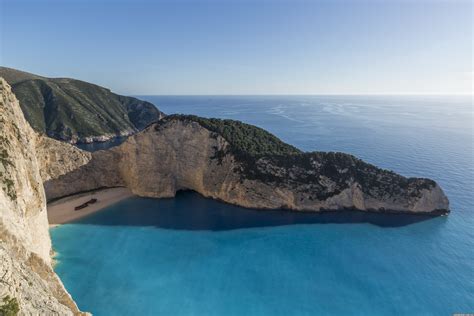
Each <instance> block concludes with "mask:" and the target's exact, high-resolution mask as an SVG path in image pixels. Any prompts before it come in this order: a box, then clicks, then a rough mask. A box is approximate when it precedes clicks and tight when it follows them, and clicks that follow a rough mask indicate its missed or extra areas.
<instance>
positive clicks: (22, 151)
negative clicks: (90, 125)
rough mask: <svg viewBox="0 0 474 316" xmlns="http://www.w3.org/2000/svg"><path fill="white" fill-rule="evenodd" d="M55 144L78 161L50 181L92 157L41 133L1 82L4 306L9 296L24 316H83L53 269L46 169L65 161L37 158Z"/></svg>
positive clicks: (0, 282) (0, 278)
mask: <svg viewBox="0 0 474 316" xmlns="http://www.w3.org/2000/svg"><path fill="white" fill-rule="evenodd" d="M50 142H54V145H55V146H56V152H63V153H65V152H67V153H68V155H70V154H71V152H72V153H73V154H72V156H74V153H76V154H77V156H75V157H76V158H77V160H76V162H70V161H69V162H68V163H66V164H65V166H64V167H59V168H51V169H49V170H50V171H48V172H45V173H44V178H45V179H48V178H49V177H51V176H55V177H57V176H59V175H60V174H62V173H64V172H68V171H71V170H72V169H74V168H75V167H74V166H73V165H74V163H76V166H79V165H81V164H83V163H86V162H87V155H85V156H84V154H83V153H82V152H77V151H75V149H74V148H72V146H71V145H68V144H64V143H60V142H57V141H54V140H48V139H44V138H43V137H42V136H40V135H37V134H36V133H35V132H34V131H33V130H32V129H31V127H30V126H29V124H28V123H27V122H26V120H25V118H24V116H23V113H22V111H21V109H20V106H19V104H18V101H17V100H16V98H15V96H14V95H13V94H12V93H11V90H10V87H9V85H8V84H7V83H6V82H5V81H4V80H3V79H2V78H0V305H2V299H3V298H6V297H9V298H10V300H11V303H12V304H11V305H12V308H15V307H17V308H18V309H19V313H20V314H22V315H73V314H81V313H80V312H79V310H78V308H77V306H76V304H75V303H74V301H73V300H72V298H71V296H70V295H69V294H68V293H67V291H66V290H65V289H64V287H63V285H62V283H61V281H60V279H59V278H58V277H57V275H56V274H55V273H54V271H53V269H52V262H51V252H52V250H51V239H50V236H49V230H48V220H47V216H46V197H45V193H44V189H43V179H42V177H41V172H40V169H41V168H45V167H47V165H49V164H50V162H51V161H54V159H59V157H53V156H51V155H50V154H47V153H46V152H43V154H42V158H40V159H38V157H37V155H36V150H37V148H42V146H43V145H44V144H45V143H50ZM64 146H66V148H63V147H64ZM48 147H49V146H48ZM53 147H54V146H53ZM61 148H62V149H61ZM40 151H41V150H40ZM53 152H54V151H53ZM66 157H67V156H65V157H63V159H64V160H66ZM62 168H64V169H63V170H62V171H61V169H62Z"/></svg>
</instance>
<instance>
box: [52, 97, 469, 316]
mask: <svg viewBox="0 0 474 316" xmlns="http://www.w3.org/2000/svg"><path fill="white" fill-rule="evenodd" d="M142 98H143V99H146V100H149V101H151V102H153V103H155V104H156V105H157V106H158V107H159V108H160V109H161V110H162V111H164V112H165V113H168V114H170V113H187V114H189V113H191V114H197V115H201V116H207V117H219V118H230V119H238V120H242V121H245V122H247V123H251V124H255V125H258V126H260V127H263V128H265V129H267V130H269V131H270V132H272V133H274V134H275V135H277V136H279V137H280V138H281V139H283V140H284V141H286V142H288V143H291V144H293V145H295V146H297V147H299V148H301V149H304V150H311V151H313V150H318V151H343V152H347V153H351V154H354V155H356V156H358V157H360V158H363V159H364V160H366V161H368V162H370V163H374V164H376V165H378V166H381V167H384V168H387V169H392V170H394V171H396V172H399V173H401V174H403V175H406V176H421V177H429V178H432V179H434V180H436V181H437V182H438V183H439V184H440V185H441V186H442V188H443V189H444V190H445V192H446V194H447V195H448V197H449V199H450V202H451V210H452V212H451V214H450V215H449V216H447V217H437V218H425V217H417V216H407V215H376V214H375V215H374V214H361V213H341V214H324V215H318V214H295V213H289V212H278V211H256V210H249V209H243V208H239V207H236V206H230V205H227V204H223V203H220V202H217V201H213V200H209V199H204V198H202V197H200V196H199V195H198V194H196V193H193V192H182V193H179V194H178V195H177V197H176V198H175V199H164V200H155V199H145V198H131V199H128V200H124V201H122V202H119V203H117V204H115V205H113V206H111V207H109V208H107V209H106V210H104V211H102V212H99V213H96V214H93V215H91V216H89V217H86V218H83V219H82V220H80V221H78V222H75V223H72V224H66V225H62V226H60V227H57V228H54V229H52V230H51V235H52V239H53V245H54V248H55V250H56V251H57V252H58V256H57V258H56V259H57V260H58V264H57V265H56V267H55V270H56V271H57V273H58V274H59V275H60V277H61V279H62V280H63V282H64V284H65V286H66V288H67V289H68V290H69V291H70V293H71V294H72V295H73V297H74V299H75V300H76V302H77V303H78V305H79V307H80V308H81V309H82V310H86V311H91V312H93V313H94V314H95V315H219V316H221V315H225V316H227V315H238V316H243V315H451V314H452V313H474V141H473V128H474V126H473V124H474V123H473V122H474V121H473V104H472V99H471V97H453V96H449V97H448V96H411V97H399V96H397V97H395V96H288V97H285V96H270V97H263V96H257V97H256V96H249V97H241V96H239V97H237V96H232V97H231V96H229V97H226V96H215V97H209V96H198V97H192V96H189V97H176V96H145V97H142Z"/></svg>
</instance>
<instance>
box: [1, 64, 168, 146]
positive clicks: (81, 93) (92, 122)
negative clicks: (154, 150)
mask: <svg viewBox="0 0 474 316" xmlns="http://www.w3.org/2000/svg"><path fill="white" fill-rule="evenodd" d="M0 76H1V77H4V78H5V79H6V80H7V82H9V83H10V85H11V86H12V89H13V92H14V93H15V94H16V96H17V98H18V100H19V101H20V105H21V107H22V110H23V112H24V114H25V117H26V119H27V120H28V121H29V122H30V124H31V125H32V126H33V128H34V129H35V130H37V131H40V132H43V133H47V134H48V135H50V136H52V137H54V138H58V139H66V140H69V139H70V138H71V137H72V136H78V137H79V138H82V137H90V136H101V135H104V134H118V133H120V132H124V131H137V130H141V129H143V128H144V127H145V126H147V125H148V124H150V123H151V122H153V121H156V120H158V119H159V118H160V116H161V115H162V113H161V112H160V111H158V110H157V109H156V107H155V106H154V105H153V104H151V103H149V102H145V101H141V100H138V99H136V98H132V97H125V96H120V95H117V94H115V93H112V92H111V91H110V90H108V89H106V88H103V87H100V86H97V85H94V84H90V83H87V82H84V81H79V80H74V79H66V78H54V79H51V78H45V77H41V76H37V75H33V74H29V73H26V72H22V71H18V70H14V69H9V68H5V67H0Z"/></svg>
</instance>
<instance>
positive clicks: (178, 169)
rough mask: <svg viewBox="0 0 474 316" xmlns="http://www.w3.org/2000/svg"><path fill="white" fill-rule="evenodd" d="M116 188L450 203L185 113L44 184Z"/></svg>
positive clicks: (377, 172)
mask: <svg viewBox="0 0 474 316" xmlns="http://www.w3.org/2000/svg"><path fill="white" fill-rule="evenodd" d="M117 186H125V187H127V188H129V189H130V190H131V191H132V192H133V193H134V194H137V195H139V196H146V197H156V198H162V197H173V196H174V195H175V194H176V192H177V191H179V190H194V191H196V192H198V193H200V194H202V195H203V196H205V197H210V198H214V199H218V200H222V201H225V202H227V203H231V204H236V205H240V206H243V207H250V208H261V209H277V208H284V209H289V210H297V211H316V212H317V211H335V210H342V209H354V210H361V211H372V212H394V213H397V212H403V213H416V214H433V215H438V214H444V213H447V212H448V211H449V202H448V199H447V198H446V196H445V195H444V193H443V191H442V190H441V188H440V187H439V186H438V185H437V184H436V182H434V181H433V180H429V179H423V178H406V177H403V176H401V175H398V174H396V173H394V172H392V171H388V170H384V169H380V168H377V167H375V166H373V165H371V164H368V163H366V162H364V161H362V160H360V159H357V158H356V157H354V156H352V155H348V154H344V153H326V152H302V151H300V150H299V149H297V148H295V147H293V146H291V145H288V144H285V143H284V142H282V141H281V140H279V139H278V138H276V137H275V136H273V135H272V134H270V133H268V132H266V131H264V130H263V129H260V128H257V127H255V126H251V125H248V124H244V123H241V122H238V121H232V120H219V119H205V118H200V117H196V116H183V115H172V116H167V117H165V118H163V119H162V120H160V121H159V122H157V123H153V124H151V125H150V126H148V127H147V128H146V129H145V130H143V131H142V132H140V133H138V134H136V135H133V136H131V137H130V138H129V139H128V140H127V141H125V142H124V143H123V144H122V145H120V146H118V147H114V148H112V149H109V150H105V151H98V152H94V153H92V154H91V155H90V160H89V161H88V162H87V163H86V164H84V165H83V166H81V167H79V168H78V169H76V170H74V171H72V172H69V173H66V174H64V175H61V176H59V177H57V178H55V179H51V180H49V181H46V182H45V189H46V194H47V196H48V198H49V199H54V198H58V197H61V196H65V195H70V194H74V193H77V192H81V191H88V190H94V189H98V188H104V187H117Z"/></svg>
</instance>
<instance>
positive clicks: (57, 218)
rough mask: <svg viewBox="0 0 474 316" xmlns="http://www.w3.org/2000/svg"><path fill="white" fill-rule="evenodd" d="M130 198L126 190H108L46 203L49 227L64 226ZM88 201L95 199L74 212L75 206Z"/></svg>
mask: <svg viewBox="0 0 474 316" xmlns="http://www.w3.org/2000/svg"><path fill="white" fill-rule="evenodd" d="M132 196H133V194H132V192H131V191H130V190H129V189H127V188H110V189H103V190H99V191H93V192H88V193H80V194H76V195H72V196H68V197H65V198H62V199H60V200H57V201H54V202H52V203H48V221H49V224H50V227H54V226H57V225H58V224H64V223H67V222H70V221H73V220H75V219H78V218H81V217H84V216H86V215H89V214H92V213H94V212H97V211H99V210H101V209H103V208H104V207H107V206H109V205H112V204H114V203H117V202H118V201H121V200H124V199H127V198H129V197H132ZM90 199H97V202H96V203H94V204H90V205H89V206H87V207H85V208H83V209H81V210H78V211H75V210H74V208H75V207H76V206H78V205H80V204H82V203H85V202H87V201H89V200H90Z"/></svg>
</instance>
